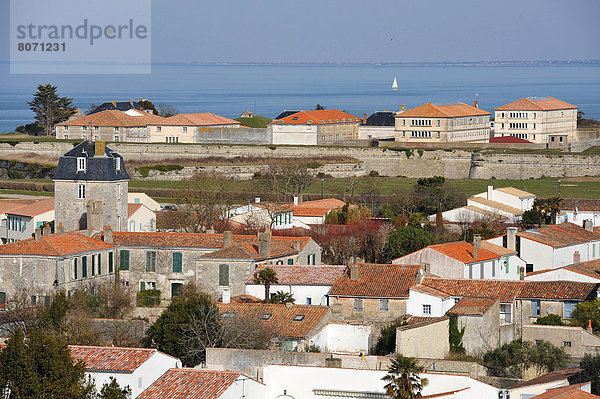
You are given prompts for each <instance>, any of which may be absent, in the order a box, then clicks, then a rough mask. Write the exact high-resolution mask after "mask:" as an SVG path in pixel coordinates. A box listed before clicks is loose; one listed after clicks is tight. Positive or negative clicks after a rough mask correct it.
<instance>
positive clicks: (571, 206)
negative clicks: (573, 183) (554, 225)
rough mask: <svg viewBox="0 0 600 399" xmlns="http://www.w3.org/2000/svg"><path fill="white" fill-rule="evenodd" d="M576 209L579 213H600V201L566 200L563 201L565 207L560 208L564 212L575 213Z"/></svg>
mask: <svg viewBox="0 0 600 399" xmlns="http://www.w3.org/2000/svg"><path fill="white" fill-rule="evenodd" d="M575 208H577V210H578V211H596V212H598V211H600V199H587V198H586V199H584V198H565V199H563V206H561V207H560V209H561V210H562V211H564V210H569V211H574V210H575Z"/></svg>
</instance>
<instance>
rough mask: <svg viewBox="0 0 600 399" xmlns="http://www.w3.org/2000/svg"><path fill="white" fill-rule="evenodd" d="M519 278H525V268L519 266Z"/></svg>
mask: <svg viewBox="0 0 600 399" xmlns="http://www.w3.org/2000/svg"><path fill="white" fill-rule="evenodd" d="M519 280H525V268H523V267H519Z"/></svg>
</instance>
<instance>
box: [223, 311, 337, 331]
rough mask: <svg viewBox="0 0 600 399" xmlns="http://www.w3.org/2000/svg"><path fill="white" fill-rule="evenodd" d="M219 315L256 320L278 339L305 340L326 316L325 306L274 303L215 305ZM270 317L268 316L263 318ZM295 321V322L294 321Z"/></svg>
mask: <svg viewBox="0 0 600 399" xmlns="http://www.w3.org/2000/svg"><path fill="white" fill-rule="evenodd" d="M217 306H218V308H219V312H220V313H221V314H224V313H228V314H234V315H235V317H243V318H249V319H254V320H257V321H259V322H260V323H261V325H263V326H264V327H265V328H266V329H267V330H269V331H270V332H271V333H273V334H275V335H276V336H278V337H287V338H306V337H308V335H309V334H310V333H311V332H312V331H313V330H314V329H315V327H317V326H318V325H319V323H321V322H322V321H323V320H324V318H325V317H326V316H327V312H328V311H329V308H328V307H327V306H315V305H291V306H288V305H284V304H275V303H234V302H230V303H220V302H218V303H217ZM265 315H270V316H268V317H267V316H265ZM295 319H296V320H295Z"/></svg>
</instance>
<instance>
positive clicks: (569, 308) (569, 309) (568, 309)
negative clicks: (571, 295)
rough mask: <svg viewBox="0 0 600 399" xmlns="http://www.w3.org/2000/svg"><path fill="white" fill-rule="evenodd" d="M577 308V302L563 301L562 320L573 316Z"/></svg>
mask: <svg viewBox="0 0 600 399" xmlns="http://www.w3.org/2000/svg"><path fill="white" fill-rule="evenodd" d="M576 307H577V302H575V301H565V311H564V318H565V319H570V318H571V317H572V316H573V311H574V310H575V308H576Z"/></svg>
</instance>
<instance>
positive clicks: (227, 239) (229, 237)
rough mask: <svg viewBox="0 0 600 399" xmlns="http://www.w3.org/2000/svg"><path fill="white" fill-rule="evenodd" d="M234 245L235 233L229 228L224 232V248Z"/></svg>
mask: <svg viewBox="0 0 600 399" xmlns="http://www.w3.org/2000/svg"><path fill="white" fill-rule="evenodd" d="M232 245H233V233H232V232H231V231H229V230H227V231H224V232H223V248H229V247H230V246H232Z"/></svg>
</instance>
